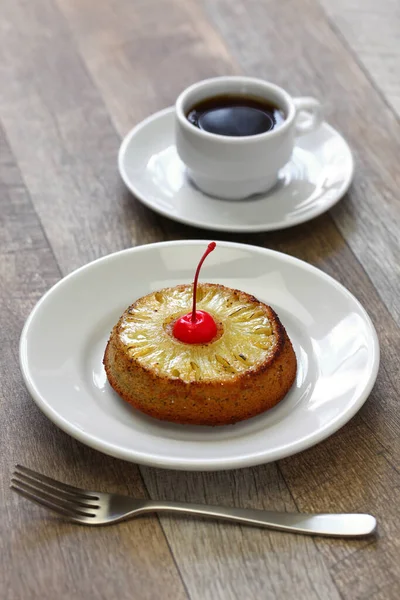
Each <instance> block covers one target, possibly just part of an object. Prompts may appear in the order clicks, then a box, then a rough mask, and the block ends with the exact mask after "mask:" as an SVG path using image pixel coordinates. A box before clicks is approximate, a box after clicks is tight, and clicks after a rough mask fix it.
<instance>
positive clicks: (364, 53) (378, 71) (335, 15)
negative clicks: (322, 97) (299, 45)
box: [320, 0, 400, 117]
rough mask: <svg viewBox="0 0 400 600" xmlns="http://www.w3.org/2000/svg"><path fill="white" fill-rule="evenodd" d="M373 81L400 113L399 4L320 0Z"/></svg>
mask: <svg viewBox="0 0 400 600" xmlns="http://www.w3.org/2000/svg"><path fill="white" fill-rule="evenodd" d="M320 2H321V4H322V6H323V7H324V9H325V12H326V14H327V15H328V16H329V19H330V21H331V23H332V24H333V25H334V27H335V28H337V30H338V31H339V32H340V34H341V35H342V36H343V38H344V39H345V40H346V43H347V44H348V46H349V48H351V50H352V51H353V52H354V54H355V55H356V57H357V59H358V61H359V62H360V64H361V65H362V66H363V68H364V69H365V70H366V71H367V72H368V74H369V76H370V78H371V79H372V81H373V82H374V85H375V86H376V87H377V88H378V90H379V91H380V92H381V93H382V95H383V96H384V97H385V98H386V100H387V102H388V103H389V104H390V106H391V107H392V108H393V110H394V111H395V112H396V114H397V115H398V117H400V68H399V61H400V44H399V38H400V5H399V3H398V2H397V1H396V0H382V1H380V2H373V1H371V0H367V1H366V0H339V1H338V2H329V0H320Z"/></svg>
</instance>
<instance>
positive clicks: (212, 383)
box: [104, 284, 297, 425]
mask: <svg viewBox="0 0 400 600" xmlns="http://www.w3.org/2000/svg"><path fill="white" fill-rule="evenodd" d="M187 287H188V286H176V288H168V289H174V290H184V289H186V288H187ZM210 287H212V288H216V289H219V290H221V291H222V290H223V291H224V293H225V294H226V293H227V290H228V292H229V293H230V294H232V299H235V300H240V301H241V302H246V303H247V304H251V305H253V306H254V307H255V308H257V310H262V311H263V313H264V314H265V316H266V317H267V318H268V320H269V322H270V324H271V327H272V332H273V339H274V341H273V345H272V348H271V349H270V350H269V351H268V352H266V353H265V359H264V360H262V361H261V362H260V363H259V364H257V365H256V366H253V367H252V368H250V369H248V370H245V371H242V372H240V373H233V374H231V375H230V376H229V379H227V378H226V377H224V378H218V377H216V378H212V379H209V380H201V379H200V380H192V381H183V380H182V379H180V378H179V377H170V376H168V375H164V374H162V373H160V372H158V371H157V369H155V368H153V367H152V366H151V365H146V364H143V361H142V363H141V362H140V361H139V360H137V359H136V358H135V357H134V356H132V353H131V352H130V351H129V347H128V346H127V344H126V343H125V342H124V340H123V336H122V335H121V333H122V330H123V324H124V322H125V320H126V318H127V317H128V316H129V318H132V317H131V315H132V313H134V312H135V308H136V307H137V306H138V303H143V302H146V299H147V298H150V296H151V294H149V296H148V297H147V296H145V297H143V298H140V299H139V300H137V301H136V302H135V303H134V304H133V305H132V306H130V307H129V308H128V309H127V310H126V311H125V312H124V314H123V315H122V316H121V318H120V320H119V321H118V323H117V324H116V325H115V327H114V328H113V330H112V333H111V336H110V339H109V342H108V344H107V347H106V351H105V354H104V366H105V369H106V373H107V377H108V380H109V382H110V384H111V386H112V387H113V388H114V390H115V391H116V392H117V393H118V394H119V395H120V396H121V397H122V398H123V399H124V400H125V401H127V402H129V403H130V404H132V405H133V406H134V407H135V408H137V409H138V410H140V411H142V412H144V413H146V414H148V415H150V416H152V417H155V418H156V419H162V420H166V421H172V422H175V423H181V424H195V425H226V424H232V423H236V422H238V421H242V420H244V419H249V418H251V417H254V416H256V415H258V414H260V413H262V412H264V411H266V410H268V409H270V408H272V407H273V406H275V405H276V404H277V403H278V402H280V400H282V398H284V396H285V395H286V394H287V392H288V391H289V389H290V387H291V386H292V384H293V382H294V379H295V376H296V368H297V363H296V356H295V353H294V350H293V347H292V344H291V342H290V340H289V337H288V335H287V333H286V330H285V328H284V327H283V325H282V323H281V322H280V320H279V318H278V316H277V314H276V313H275V312H274V311H273V309H272V308H271V307H269V306H268V305H266V304H264V303H261V302H259V300H257V298H255V297H254V296H251V295H249V294H246V293H245V292H242V291H240V290H233V289H230V288H226V287H225V286H220V285H217V284H202V288H203V291H204V290H207V289H208V288H210ZM163 291H164V290H161V293H162V292H163ZM142 305H143V304H142ZM222 325H223V323H222ZM179 343H181V342H179ZM184 345H185V344H184ZM205 346H207V347H209V348H210V352H212V346H213V341H211V342H210V343H209V344H206V345H205Z"/></svg>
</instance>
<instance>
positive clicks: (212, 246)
mask: <svg viewBox="0 0 400 600" xmlns="http://www.w3.org/2000/svg"><path fill="white" fill-rule="evenodd" d="M216 245H217V244H216V243H215V242H211V243H210V244H208V246H207V250H206V251H205V252H204V254H203V256H202V257H201V259H200V262H199V264H198V265H197V269H196V274H195V276H194V282H193V309H192V323H195V322H196V296H197V281H198V279H199V273H200V269H201V266H202V264H203V262H204V261H205V260H206V258H207V256H208V255H209V254H210V252H212V251H213V250H214V248H215V246H216Z"/></svg>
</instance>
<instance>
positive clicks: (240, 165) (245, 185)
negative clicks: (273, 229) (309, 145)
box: [175, 76, 322, 200]
mask: <svg viewBox="0 0 400 600" xmlns="http://www.w3.org/2000/svg"><path fill="white" fill-rule="evenodd" d="M229 94H239V95H249V96H254V97H257V98H264V99H266V100H269V101H272V103H273V104H275V105H276V106H278V107H279V108H280V109H281V110H282V111H283V113H284V115H285V120H284V122H283V123H282V124H281V125H279V126H278V127H277V128H276V129H272V130H271V131H267V132H265V133H260V134H257V135H251V136H243V137H233V136H226V135H219V134H215V133H209V132H208V131H204V130H202V129H199V128H198V127H196V126H195V125H193V124H192V123H190V122H189V121H188V119H187V114H188V112H189V110H190V109H192V108H193V106H195V105H196V104H197V103H198V102H200V101H202V100H204V99H206V98H212V97H213V96H220V95H229ZM175 111H176V129H175V135H176V148H177V152H178V155H179V157H180V159H181V160H182V162H183V163H184V164H185V165H186V167H187V170H188V175H189V177H190V179H191V180H192V181H193V182H194V184H195V185H196V186H197V187H198V188H199V189H200V190H202V191H203V192H205V193H206V194H209V195H211V196H216V197H219V198H227V199H231V200H238V199H242V198H246V197H248V196H251V195H253V194H257V193H260V192H265V191H267V190H269V189H270V188H271V187H273V186H274V185H275V183H276V182H277V179H278V173H279V170H280V169H281V168H282V167H283V166H284V165H285V164H286V163H287V162H288V161H289V160H290V156H291V154H292V151H293V146H294V142H295V137H296V136H299V135H304V134H306V133H310V132H311V131H314V130H315V129H317V128H318V127H319V125H320V123H321V121H322V110H321V105H320V103H319V102H318V100H315V99H314V98H292V97H291V96H290V95H289V94H288V93H287V92H286V91H285V90H284V89H282V88H280V87H278V86H277V85H274V84H273V83H269V82H267V81H263V80H262V79H256V78H253V77H240V76H239V77H236V76H226V77H215V78H213V79H205V80H204V81H199V82H198V83H195V84H193V85H191V86H190V87H188V88H186V90H184V91H183V92H182V93H181V94H180V96H179V97H178V99H177V101H176V105H175Z"/></svg>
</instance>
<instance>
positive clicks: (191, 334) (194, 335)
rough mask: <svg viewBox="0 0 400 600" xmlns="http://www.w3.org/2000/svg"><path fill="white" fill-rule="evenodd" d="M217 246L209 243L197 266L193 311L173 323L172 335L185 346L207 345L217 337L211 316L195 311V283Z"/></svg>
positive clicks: (194, 291)
mask: <svg viewBox="0 0 400 600" xmlns="http://www.w3.org/2000/svg"><path fill="white" fill-rule="evenodd" d="M216 245H217V244H216V243H215V242H211V244H208V247H207V250H206V251H205V252H204V254H203V256H202V257H201V260H200V262H199V264H198V266H197V269H196V274H195V277H194V282H193V309H192V312H191V313H188V314H187V315H184V316H183V317H180V318H179V319H177V320H176V321H175V324H174V327H173V330H172V331H173V334H174V336H175V337H176V339H178V340H179V341H180V342H184V343H185V344H207V343H208V342H211V340H212V339H213V338H214V337H215V336H216V335H217V325H216V323H215V321H214V319H213V318H212V316H211V315H210V314H209V313H208V312H205V311H204V310H196V292H197V281H198V279H199V273H200V269H201V266H202V264H203V262H204V261H205V259H206V257H207V256H208V255H209V254H210V252H212V251H213V250H214V248H215V246H216Z"/></svg>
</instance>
